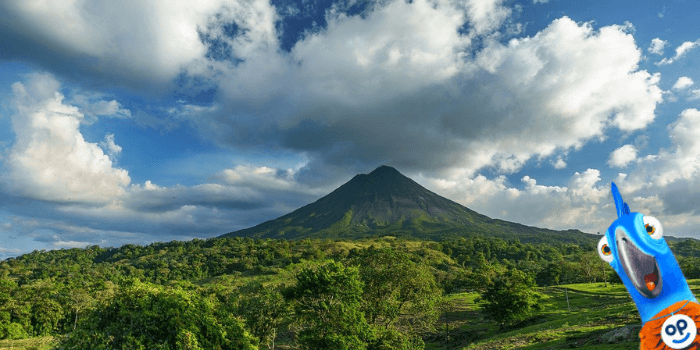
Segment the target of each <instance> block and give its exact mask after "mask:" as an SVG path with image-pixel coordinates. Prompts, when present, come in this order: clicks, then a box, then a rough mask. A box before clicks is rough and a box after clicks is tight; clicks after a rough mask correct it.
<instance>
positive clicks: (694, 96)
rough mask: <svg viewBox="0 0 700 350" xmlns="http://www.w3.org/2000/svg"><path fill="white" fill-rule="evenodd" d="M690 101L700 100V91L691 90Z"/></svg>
mask: <svg viewBox="0 0 700 350" xmlns="http://www.w3.org/2000/svg"><path fill="white" fill-rule="evenodd" d="M688 99H689V100H700V89H694V90H690V97H688Z"/></svg>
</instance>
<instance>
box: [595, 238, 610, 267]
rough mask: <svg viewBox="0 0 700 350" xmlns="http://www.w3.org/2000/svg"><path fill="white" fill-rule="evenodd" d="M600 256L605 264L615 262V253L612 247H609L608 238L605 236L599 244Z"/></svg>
mask: <svg viewBox="0 0 700 350" xmlns="http://www.w3.org/2000/svg"><path fill="white" fill-rule="evenodd" d="M598 255H600V258H601V259H603V260H604V261H605V262H607V263H609V262H612V261H613V253H612V249H611V248H610V245H608V237H606V236H603V238H601V239H600V241H599V242H598Z"/></svg>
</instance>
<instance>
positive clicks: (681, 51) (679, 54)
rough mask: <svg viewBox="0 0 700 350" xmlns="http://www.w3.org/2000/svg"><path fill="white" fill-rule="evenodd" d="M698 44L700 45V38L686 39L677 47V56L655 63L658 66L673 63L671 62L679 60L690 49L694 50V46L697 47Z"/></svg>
mask: <svg viewBox="0 0 700 350" xmlns="http://www.w3.org/2000/svg"><path fill="white" fill-rule="evenodd" d="M698 45H700V40H696V41H686V42H684V43H683V44H681V45H680V46H678V47H677V48H676V55H675V56H673V57H672V58H664V59H662V60H661V61H659V62H656V63H654V64H655V65H657V66H664V65H668V64H671V63H673V62H675V61H677V60H678V59H680V58H682V57H683V56H685V54H687V53H688V51H690V50H692V49H693V48H695V47H696V46H698Z"/></svg>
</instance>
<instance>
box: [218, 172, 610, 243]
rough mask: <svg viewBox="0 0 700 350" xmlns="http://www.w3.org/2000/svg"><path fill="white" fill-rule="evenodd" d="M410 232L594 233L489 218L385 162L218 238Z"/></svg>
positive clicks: (525, 237)
mask: <svg viewBox="0 0 700 350" xmlns="http://www.w3.org/2000/svg"><path fill="white" fill-rule="evenodd" d="M386 235H391V236H413V237H417V238H422V239H433V240H441V239H445V238H454V237H469V236H472V235H488V236H494V237H502V238H518V239H520V240H521V241H523V242H532V243H538V242H546V241H549V240H552V239H554V240H557V241H561V242H562V243H591V244H595V242H596V241H597V240H598V239H599V238H597V237H596V236H595V235H591V234H586V233H583V232H581V231H578V230H567V231H554V230H548V229H541V228H537V227H531V226H526V225H521V224H517V223H513V222H508V221H504V220H498V219H492V218H489V217H487V216H485V215H482V214H479V213H477V212H475V211H473V210H471V209H469V208H467V207H465V206H463V205H461V204H459V203H456V202H453V201H451V200H449V199H447V198H445V197H442V196H440V195H438V194H436V193H434V192H432V191H430V190H428V189H426V188H425V187H423V186H421V185H419V184H418V183H416V182H415V181H413V180H411V179H410V178H408V177H406V176H404V175H403V174H401V173H400V172H399V171H397V170H396V169H394V168H392V167H389V166H380V167H379V168H377V169H375V170H374V171H372V172H371V173H369V174H358V175H356V176H355V177H353V178H352V179H351V180H350V181H348V182H346V183H345V184H343V185H342V186H340V187H338V188H337V189H336V190H334V191H333V192H331V193H330V194H328V195H326V196H324V197H322V198H320V199H318V200H317V201H315V202H313V203H311V204H308V205H306V206H303V207H301V208H299V209H297V210H295V211H293V212H291V213H289V214H286V215H284V216H282V217H279V218H277V219H274V220H270V221H266V222H263V223H261V224H259V225H257V226H254V227H250V228H247V229H243V230H239V231H235V232H230V233H227V234H225V235H222V237H256V238H285V239H303V238H362V237H371V236H386Z"/></svg>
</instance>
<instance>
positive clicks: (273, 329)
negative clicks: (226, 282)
mask: <svg viewBox="0 0 700 350" xmlns="http://www.w3.org/2000/svg"><path fill="white" fill-rule="evenodd" d="M240 292H241V298H240V300H239V302H238V308H237V309H238V310H237V311H238V314H239V315H241V316H243V317H244V318H245V323H246V326H247V327H248V329H249V330H250V332H251V333H253V335H254V336H256V337H258V338H259V339H260V343H261V344H265V345H267V346H268V348H270V349H273V348H274V345H275V336H276V334H277V328H278V327H279V326H280V324H281V322H282V321H283V320H284V317H285V316H287V311H288V310H289V308H288V304H287V303H286V301H285V300H284V297H282V294H281V293H280V289H279V287H278V286H268V287H265V286H263V285H262V284H261V283H260V282H257V281H256V282H252V283H250V284H248V285H247V286H245V287H244V288H241V290H240Z"/></svg>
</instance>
